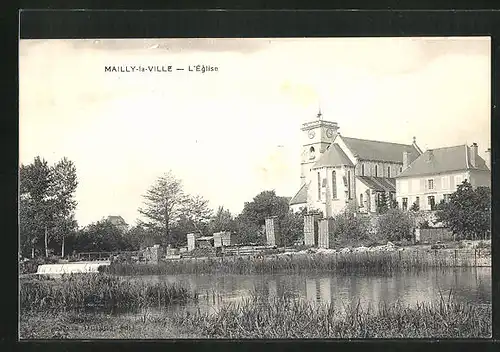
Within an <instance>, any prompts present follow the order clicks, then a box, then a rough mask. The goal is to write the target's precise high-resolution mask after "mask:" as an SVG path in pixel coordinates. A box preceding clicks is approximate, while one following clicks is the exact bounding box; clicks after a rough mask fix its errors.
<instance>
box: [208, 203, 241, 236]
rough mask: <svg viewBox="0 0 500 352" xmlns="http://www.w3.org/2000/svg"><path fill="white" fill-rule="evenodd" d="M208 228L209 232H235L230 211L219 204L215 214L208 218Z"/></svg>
mask: <svg viewBox="0 0 500 352" xmlns="http://www.w3.org/2000/svg"><path fill="white" fill-rule="evenodd" d="M208 228H209V232H210V233H216V232H221V231H230V232H236V222H235V219H234V218H233V215H232V214H231V212H230V211H229V210H228V209H224V207H223V206H220V207H219V208H218V209H217V211H216V212H215V215H214V216H213V217H212V218H211V219H210V223H209V226H208Z"/></svg>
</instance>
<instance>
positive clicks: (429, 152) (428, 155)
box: [427, 149, 434, 162]
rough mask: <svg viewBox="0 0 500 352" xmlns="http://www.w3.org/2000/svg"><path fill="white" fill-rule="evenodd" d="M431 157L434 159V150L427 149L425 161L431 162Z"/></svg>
mask: <svg viewBox="0 0 500 352" xmlns="http://www.w3.org/2000/svg"><path fill="white" fill-rule="evenodd" d="M432 159H434V151H433V150H432V149H429V150H428V151H427V162H431V161H432Z"/></svg>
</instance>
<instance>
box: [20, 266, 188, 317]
mask: <svg viewBox="0 0 500 352" xmlns="http://www.w3.org/2000/svg"><path fill="white" fill-rule="evenodd" d="M19 297H20V307H21V311H24V312H26V311H41V310H42V311H43V310H75V309H96V310H98V309H104V310H107V311H108V310H111V311H113V310H122V309H123V310H130V309H134V308H141V307H147V306H157V307H165V306H168V305H171V304H176V303H180V304H183V303H187V302H189V301H191V300H197V298H198V296H197V294H196V293H194V294H193V293H191V292H190V291H189V290H188V289H186V288H184V287H182V286H178V285H172V284H167V283H163V282H162V283H148V282H130V281H126V280H123V279H120V278H118V277H112V276H108V275H102V274H83V275H70V276H63V277H62V278H60V279H57V280H55V279H48V278H34V279H26V280H21V281H20V292H19Z"/></svg>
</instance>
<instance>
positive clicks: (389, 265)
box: [105, 251, 474, 275]
mask: <svg viewBox="0 0 500 352" xmlns="http://www.w3.org/2000/svg"><path fill="white" fill-rule="evenodd" d="M415 252H416V251H415ZM415 252H414V253H404V251H403V252H366V253H335V254H294V255H291V256H288V255H280V256H277V255H275V256H267V257H259V258H257V257H227V258H224V259H223V260H222V259H220V258H207V259H203V260H200V259H186V260H178V261H169V262H161V263H159V264H157V265H150V264H112V265H110V266H108V267H106V269H105V270H106V272H109V273H112V274H117V275H162V274H218V273H220V274H273V273H302V272H309V273H310V272H335V273H338V274H342V273H345V274H351V273H353V272H363V273H371V272H373V273H379V274H383V273H386V274H390V273H393V272H397V271H401V270H414V271H418V270H425V269H428V268H431V267H438V268H441V267H450V266H453V265H454V264H453V263H454V262H453V258H450V256H449V255H448V256H446V255H443V254H441V253H440V252H439V251H438V252H434V251H432V252H424V251H422V252H420V253H418V252H416V253H415ZM472 258H474V256H473V255H472Z"/></svg>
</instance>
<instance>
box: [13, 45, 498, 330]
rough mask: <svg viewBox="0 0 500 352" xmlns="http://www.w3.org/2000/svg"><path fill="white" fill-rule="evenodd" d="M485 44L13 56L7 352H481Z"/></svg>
mask: <svg viewBox="0 0 500 352" xmlns="http://www.w3.org/2000/svg"><path fill="white" fill-rule="evenodd" d="M490 48H491V40H490V38H489V37H425V38H423V37H422V38H420V37H397V38H395V37H394V38H390V37H387V38H386V37H384V38H377V37H371V38H288V39H285V38H277V39H275V38H253V39H252V38H246V39H236V38H232V39H229V38H227V39H223V38H218V39H210V38H206V39H199V38H191V39H168V38H165V39H93V38H89V39H71V40H70V39H68V40H24V39H22V40H20V44H19V79H20V81H19V107H20V116H19V133H20V165H19V244H20V246H19V281H20V285H19V304H20V306H19V309H20V316H19V338H20V339H22V340H30V339H179V338H185V339H247V338H250V339H282V338H300V339H303V338H317V339H347V338H490V337H491V334H492V317H491V311H492V282H491V230H490V227H491V220H490V217H491V216H490V215H491V171H490V170H491V165H490V118H491V116H490V115H491V72H490V70H491V67H490V66H491V52H490V51H491V49H490Z"/></svg>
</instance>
